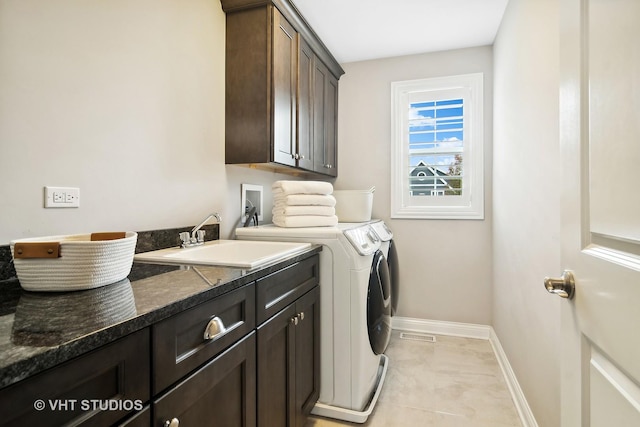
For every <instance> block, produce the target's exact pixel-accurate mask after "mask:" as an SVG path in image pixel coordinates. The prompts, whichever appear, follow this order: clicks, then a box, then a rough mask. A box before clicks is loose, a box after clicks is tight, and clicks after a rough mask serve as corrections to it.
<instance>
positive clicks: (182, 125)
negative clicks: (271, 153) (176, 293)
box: [0, 0, 280, 245]
mask: <svg viewBox="0 0 640 427" xmlns="http://www.w3.org/2000/svg"><path fill="white" fill-rule="evenodd" d="M224 46H225V15H224V13H223V12H222V8H221V5H220V2H219V1H217V0H190V1H188V2H182V1H175V0H135V1H131V0H111V1H95V0H88V1H78V0H60V1H55V2H52V1H49V0H4V1H2V3H1V5H0V182H1V184H0V245H4V244H7V243H8V242H9V241H10V240H11V239H16V238H21V237H28V236H45V235H51V234H67V233H86V232H92V231H99V230H122V229H125V230H150V229H158V228H170V227H179V226H185V225H193V224H196V223H198V222H200V220H201V219H203V218H204V217H205V216H206V215H207V214H208V213H210V212H212V211H218V212H220V213H221V214H222V216H223V228H222V235H223V237H226V236H227V235H229V233H230V232H231V229H232V228H234V227H235V224H236V221H237V220H239V216H240V183H241V182H249V183H254V184H263V185H266V186H267V187H269V186H270V183H271V182H272V181H274V180H275V179H278V178H280V176H278V175H275V174H272V173H268V172H261V171H253V170H249V169H246V168H239V167H235V166H227V167H225V165H224ZM45 185H50V186H71V187H79V188H80V195H81V205H80V208H78V209H44V208H43V187H44V186H45ZM267 187H265V190H267ZM265 210H266V211H267V212H269V213H270V210H271V206H266V207H265Z"/></svg>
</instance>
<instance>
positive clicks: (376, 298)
mask: <svg viewBox="0 0 640 427" xmlns="http://www.w3.org/2000/svg"><path fill="white" fill-rule="evenodd" d="M367 328H368V330H369V343H371V349H372V350H373V352H374V353H375V354H382V353H384V351H385V350H386V349H387V345H389V340H390V339H391V284H390V280H389V267H388V265H387V260H386V259H385V258H384V255H383V254H382V252H380V251H376V253H375V254H374V256H373V263H372V265H371V272H370V274H369V290H368V292H367Z"/></svg>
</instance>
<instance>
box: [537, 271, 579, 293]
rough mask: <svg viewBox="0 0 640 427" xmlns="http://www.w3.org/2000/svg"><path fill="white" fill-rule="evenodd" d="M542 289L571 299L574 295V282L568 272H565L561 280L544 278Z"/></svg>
mask: <svg viewBox="0 0 640 427" xmlns="http://www.w3.org/2000/svg"><path fill="white" fill-rule="evenodd" d="M544 287H545V288H546V289H547V292H549V293H551V294H556V295H558V296H560V297H562V298H567V299H571V298H573V295H574V294H575V293H576V281H575V278H574V277H573V273H572V272H571V271H569V270H565V271H564V273H562V277H561V278H552V277H545V278H544Z"/></svg>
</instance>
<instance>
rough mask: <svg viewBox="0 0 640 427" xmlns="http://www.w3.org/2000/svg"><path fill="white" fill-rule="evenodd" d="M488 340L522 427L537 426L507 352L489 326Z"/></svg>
mask: <svg viewBox="0 0 640 427" xmlns="http://www.w3.org/2000/svg"><path fill="white" fill-rule="evenodd" d="M489 342H490V343H491V347H493V352H494V353H495V355H496V359H498V364H499V365H500V369H502V374H503V375H504V379H505V381H506V382H507V387H509V392H510V393H511V398H512V399H513V403H514V404H515V405H516V410H517V411H518V415H519V416H520V421H522V425H523V427H538V422H537V421H536V419H535V417H534V416H533V412H531V407H529V403H528V402H527V399H526V398H525V397H524V393H523V392H522V389H521V388H520V384H519V383H518V379H517V378H516V374H515V373H514V372H513V369H512V368H511V364H510V363H509V359H507V354H506V353H505V352H504V349H503V348H502V344H500V340H499V339H498V336H497V335H496V331H494V330H493V328H491V335H490V336H489Z"/></svg>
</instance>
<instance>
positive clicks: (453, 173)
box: [391, 74, 484, 219]
mask: <svg viewBox="0 0 640 427" xmlns="http://www.w3.org/2000/svg"><path fill="white" fill-rule="evenodd" d="M392 128H393V135H392V144H393V149H392V159H391V161H392V164H391V170H392V217H393V218H472V219H481V218H483V216H484V212H483V211H484V207H483V204H484V202H483V198H484V197H483V176H482V173H483V156H482V152H483V148H482V74H471V75H464V76H453V77H445V78H435V79H423V80H412V81H407V82H394V83H392Z"/></svg>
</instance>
